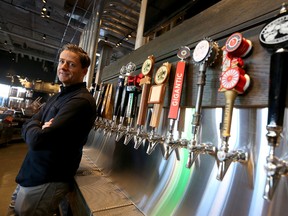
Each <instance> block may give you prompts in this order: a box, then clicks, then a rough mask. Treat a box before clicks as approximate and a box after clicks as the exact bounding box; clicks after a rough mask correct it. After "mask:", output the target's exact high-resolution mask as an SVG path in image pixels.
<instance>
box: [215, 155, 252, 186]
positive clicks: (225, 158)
mask: <svg viewBox="0 0 288 216" xmlns="http://www.w3.org/2000/svg"><path fill="white" fill-rule="evenodd" d="M217 158H218V160H219V167H218V173H217V177H216V178H217V180H219V181H222V180H223V178H224V176H225V174H226V172H227V170H228V168H229V166H230V165H231V163H232V162H240V163H246V162H248V153H247V152H244V151H242V150H235V151H231V152H226V151H223V150H220V151H218V152H217Z"/></svg>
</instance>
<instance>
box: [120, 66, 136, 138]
mask: <svg viewBox="0 0 288 216" xmlns="http://www.w3.org/2000/svg"><path fill="white" fill-rule="evenodd" d="M125 69H126V74H125V81H124V88H123V91H122V95H121V97H122V98H121V103H120V110H119V116H120V119H119V123H118V127H117V130H116V137H115V140H116V141H117V142H118V141H119V140H120V139H121V138H122V137H123V136H124V134H125V132H126V127H125V126H124V121H125V118H126V111H127V105H128V99H129V89H128V86H129V84H130V83H129V82H128V80H129V79H131V78H132V79H133V77H134V75H132V74H133V73H134V72H135V70H136V65H135V64H134V63H133V62H129V63H128V64H127V65H126V67H125ZM132 99H133V98H132Z"/></svg>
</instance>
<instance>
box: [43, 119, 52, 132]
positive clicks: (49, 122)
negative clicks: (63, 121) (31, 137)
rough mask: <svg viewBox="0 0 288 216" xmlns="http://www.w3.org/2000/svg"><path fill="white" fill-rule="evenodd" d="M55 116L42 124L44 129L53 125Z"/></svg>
mask: <svg viewBox="0 0 288 216" xmlns="http://www.w3.org/2000/svg"><path fill="white" fill-rule="evenodd" d="M53 120H54V118H51V119H50V120H49V121H48V122H45V123H44V125H43V126H42V130H43V129H44V128H48V127H50V126H51V124H52V122H53Z"/></svg>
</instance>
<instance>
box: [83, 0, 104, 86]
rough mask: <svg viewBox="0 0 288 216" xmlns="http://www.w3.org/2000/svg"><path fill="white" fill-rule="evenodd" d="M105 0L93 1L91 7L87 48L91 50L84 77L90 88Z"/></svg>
mask: <svg viewBox="0 0 288 216" xmlns="http://www.w3.org/2000/svg"><path fill="white" fill-rule="evenodd" d="M105 2H106V0H99V1H94V5H93V10H92V15H93V17H92V19H91V20H90V21H91V24H92V25H91V32H90V37H89V39H88V40H89V41H91V42H90V43H89V44H88V47H90V48H91V50H90V52H89V54H90V58H91V65H90V67H89V70H88V73H87V75H86V77H85V81H86V83H87V87H90V85H91V82H92V78H93V75H94V71H95V67H96V57H97V56H96V53H97V48H98V38H99V32H100V22H101V17H102V13H103V10H104V5H105Z"/></svg>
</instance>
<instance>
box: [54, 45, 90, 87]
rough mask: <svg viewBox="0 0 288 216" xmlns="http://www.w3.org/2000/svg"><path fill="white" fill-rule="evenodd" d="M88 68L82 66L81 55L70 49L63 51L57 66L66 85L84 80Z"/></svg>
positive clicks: (59, 75) (58, 73)
mask: <svg viewBox="0 0 288 216" xmlns="http://www.w3.org/2000/svg"><path fill="white" fill-rule="evenodd" d="M86 73H87V68H82V67H81V63H80V59H79V56H78V55H77V54H76V53H74V52H71V51H69V50H64V51H63V52H61V54H60V57H59V63H58V68H57V75H58V78H59V80H60V81H61V82H62V83H63V85H64V86H69V85H73V84H76V83H80V82H83V78H84V76H85V75H86Z"/></svg>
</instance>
